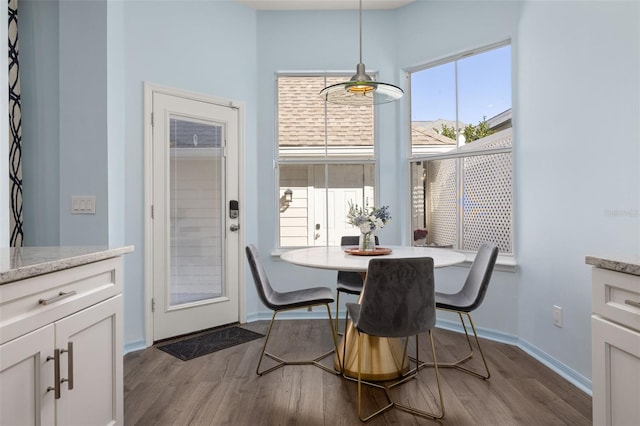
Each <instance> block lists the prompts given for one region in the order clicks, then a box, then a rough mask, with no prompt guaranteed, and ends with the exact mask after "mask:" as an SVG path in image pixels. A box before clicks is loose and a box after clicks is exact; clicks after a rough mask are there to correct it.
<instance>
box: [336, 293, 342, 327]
mask: <svg viewBox="0 0 640 426" xmlns="http://www.w3.org/2000/svg"><path fill="white" fill-rule="evenodd" d="M340 293H341V292H340V291H336V326H335V329H336V333H338V335H340Z"/></svg>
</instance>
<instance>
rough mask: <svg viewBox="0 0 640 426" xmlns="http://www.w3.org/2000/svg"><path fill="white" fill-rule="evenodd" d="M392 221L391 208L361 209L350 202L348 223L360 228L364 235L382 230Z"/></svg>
mask: <svg viewBox="0 0 640 426" xmlns="http://www.w3.org/2000/svg"><path fill="white" fill-rule="evenodd" d="M390 220H391V214H390V213H389V206H382V207H362V208H361V207H359V206H358V205H357V204H353V203H351V202H349V212H348V213H347V223H349V224H351V225H353V226H356V227H358V228H359V229H360V232H361V233H363V234H369V233H371V232H374V231H376V230H378V229H382V228H383V227H384V225H386V224H387V222H389V221H390Z"/></svg>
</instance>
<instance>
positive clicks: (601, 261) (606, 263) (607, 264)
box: [585, 255, 640, 276]
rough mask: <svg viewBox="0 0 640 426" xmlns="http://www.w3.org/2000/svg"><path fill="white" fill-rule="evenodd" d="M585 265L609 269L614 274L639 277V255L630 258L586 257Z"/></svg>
mask: <svg viewBox="0 0 640 426" xmlns="http://www.w3.org/2000/svg"><path fill="white" fill-rule="evenodd" d="M585 263H586V264H587V265H593V266H595V267H596V268H603V269H610V270H612V271H616V272H624V273H626V274H632V275H639V276H640V255H630V256H587V257H586V258H585Z"/></svg>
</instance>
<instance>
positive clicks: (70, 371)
mask: <svg viewBox="0 0 640 426" xmlns="http://www.w3.org/2000/svg"><path fill="white" fill-rule="evenodd" d="M65 352H66V353H67V374H68V375H69V378H68V379H60V383H64V382H67V388H68V389H69V390H72V389H73V342H68V343H67V349H60V353H61V354H62V353H65Z"/></svg>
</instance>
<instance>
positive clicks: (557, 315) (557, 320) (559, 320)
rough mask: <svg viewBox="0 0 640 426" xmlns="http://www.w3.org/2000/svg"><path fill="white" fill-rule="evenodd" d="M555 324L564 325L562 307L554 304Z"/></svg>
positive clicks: (557, 325)
mask: <svg viewBox="0 0 640 426" xmlns="http://www.w3.org/2000/svg"><path fill="white" fill-rule="evenodd" d="M553 325H555V326H556V327H562V307H561V306H558V305H553Z"/></svg>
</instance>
